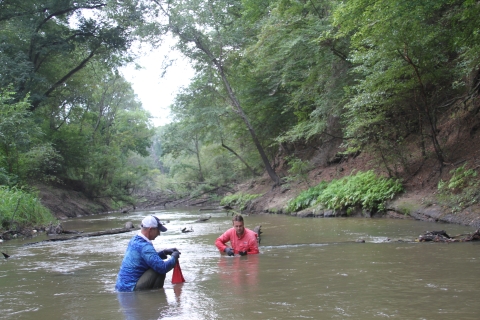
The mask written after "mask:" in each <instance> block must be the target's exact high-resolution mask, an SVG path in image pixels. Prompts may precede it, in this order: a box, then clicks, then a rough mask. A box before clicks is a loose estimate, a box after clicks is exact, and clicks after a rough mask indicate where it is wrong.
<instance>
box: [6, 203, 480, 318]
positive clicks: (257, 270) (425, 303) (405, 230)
mask: <svg viewBox="0 0 480 320" xmlns="http://www.w3.org/2000/svg"><path fill="white" fill-rule="evenodd" d="M151 213H154V214H157V215H158V216H159V217H160V218H161V219H162V220H164V221H169V222H168V223H167V224H166V227H167V228H168V231H167V232H165V233H162V235H161V236H160V237H158V238H157V239H156V240H155V241H154V245H155V247H156V248H157V249H163V248H169V247H177V248H178V249H179V250H180V251H181V252H182V255H181V258H180V263H181V268H182V271H183V276H184V277H185V279H186V282H185V283H183V284H175V285H173V284H172V283H171V273H169V274H168V275H167V279H166V281H165V287H164V288H163V289H160V290H153V291H148V292H141V293H117V292H115V290H114V286H115V280H116V275H117V272H118V269H119V266H120V263H121V260H122V258H123V254H124V252H125V248H126V246H127V243H128V241H129V240H130V238H131V237H132V236H133V235H134V234H135V233H136V232H137V231H138V229H137V228H136V229H135V231H132V232H130V233H124V234H118V235H110V236H101V237H92V238H84V239H77V240H69V241H62V242H43V243H42V242H40V243H37V244H35V245H25V244H27V243H31V242H38V241H41V240H44V239H46V236H45V235H38V236H37V237H35V238H32V239H25V240H23V239H17V240H11V241H8V242H3V243H0V251H2V252H6V253H8V254H10V255H11V257H10V258H9V259H3V258H1V259H0V319H37V320H38V319H432V320H433V319H435V320H441V319H449V320H451V319H478V318H479V314H480V302H479V300H478V295H479V288H480V244H477V243H451V244H440V243H415V242H411V241H403V242H402V241H398V239H403V240H414V239H415V238H416V237H418V235H420V234H422V233H424V232H425V231H426V230H430V231H431V230H442V229H443V230H446V231H447V233H449V234H451V235H456V234H461V233H470V232H472V231H474V230H472V229H471V228H469V227H464V226H458V225H445V224H433V223H424V222H415V221H402V220H391V219H361V218H359V219H357V218H332V219H322V218H316V219H315V218H307V219H301V218H296V217H290V216H286V215H251V216H247V217H245V222H246V226H247V227H249V228H252V229H253V227H254V226H256V225H262V230H263V234H262V240H261V245H260V252H261V253H260V254H259V255H249V256H245V257H226V256H221V255H220V254H219V253H218V251H217V250H216V248H215V246H214V241H215V239H216V238H217V237H218V236H219V235H220V234H221V233H222V232H223V231H225V230H226V229H227V228H229V227H230V226H231V216H229V215H228V214H227V213H226V212H219V211H212V212H208V211H202V212H200V211H198V209H196V210H194V209H175V210H157V211H151V212H133V213H129V214H112V215H97V216H92V217H83V218H76V219H70V220H67V221H64V222H63V226H64V228H65V229H68V230H82V231H85V232H91V231H100V230H107V229H110V228H119V227H123V225H124V224H125V222H127V221H132V222H133V223H134V224H135V225H136V226H138V225H139V223H140V221H141V220H142V218H143V216H145V215H146V214H151ZM205 215H211V219H210V220H209V221H207V222H203V223H196V222H195V220H197V219H198V218H199V217H201V216H205ZM183 228H187V229H190V228H192V229H193V232H189V233H182V232H181V229H183ZM358 239H364V240H365V243H356V242H355V240H358ZM388 239H391V240H390V241H388Z"/></svg>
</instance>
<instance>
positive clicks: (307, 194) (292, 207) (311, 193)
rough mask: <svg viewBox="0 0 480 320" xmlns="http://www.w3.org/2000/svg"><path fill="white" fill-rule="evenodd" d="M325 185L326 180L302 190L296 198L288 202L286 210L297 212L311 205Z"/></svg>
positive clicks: (326, 184) (326, 185) (326, 183)
mask: <svg viewBox="0 0 480 320" xmlns="http://www.w3.org/2000/svg"><path fill="white" fill-rule="evenodd" d="M327 187H328V182H326V181H322V182H320V183H319V184H318V185H316V186H314V187H311V188H308V189H307V190H305V191H302V192H301V193H300V194H299V195H298V196H297V197H296V198H294V199H292V200H290V201H289V202H288V204H287V211H288V212H297V211H300V210H303V209H306V208H309V207H311V206H313V205H314V204H315V203H316V202H317V199H318V197H319V196H320V195H321V194H322V193H323V192H324V191H325V189H326V188H327Z"/></svg>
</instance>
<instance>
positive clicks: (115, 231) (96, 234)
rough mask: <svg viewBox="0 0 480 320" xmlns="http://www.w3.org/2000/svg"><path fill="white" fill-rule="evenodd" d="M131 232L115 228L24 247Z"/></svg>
mask: <svg viewBox="0 0 480 320" xmlns="http://www.w3.org/2000/svg"><path fill="white" fill-rule="evenodd" d="M132 230H134V229H132V228H117V229H110V230H104V231H96V232H88V233H82V234H77V235H74V236H68V237H62V236H56V237H54V238H50V239H47V240H43V241H38V242H31V243H27V244H25V245H32V244H37V243H43V242H55V241H67V240H74V239H81V238H89V237H100V236H106V235H112V234H120V233H126V232H130V231H132Z"/></svg>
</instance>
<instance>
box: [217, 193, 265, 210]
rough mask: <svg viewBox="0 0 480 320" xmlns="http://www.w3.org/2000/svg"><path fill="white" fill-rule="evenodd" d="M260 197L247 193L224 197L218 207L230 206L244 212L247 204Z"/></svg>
mask: <svg viewBox="0 0 480 320" xmlns="http://www.w3.org/2000/svg"><path fill="white" fill-rule="evenodd" d="M260 196H262V195H261V194H248V193H237V194H232V195H230V196H226V197H224V198H223V199H222V200H221V201H220V205H222V206H230V207H236V208H238V209H239V210H244V209H245V208H246V207H247V204H248V203H249V202H250V201H252V200H254V199H256V198H258V197H260Z"/></svg>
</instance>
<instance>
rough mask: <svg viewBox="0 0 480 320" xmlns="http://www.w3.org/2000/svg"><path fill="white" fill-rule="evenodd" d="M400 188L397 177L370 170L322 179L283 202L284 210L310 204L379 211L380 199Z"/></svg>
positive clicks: (382, 201) (292, 209)
mask: <svg viewBox="0 0 480 320" xmlns="http://www.w3.org/2000/svg"><path fill="white" fill-rule="evenodd" d="M402 191H403V186H402V184H401V183H400V181H398V180H396V179H391V178H384V177H379V176H377V175H376V174H375V173H374V172H373V171H372V170H370V171H366V172H358V173H357V174H355V175H350V176H346V177H343V178H341V179H338V180H337V179H334V180H332V181H330V182H325V181H322V182H320V183H319V184H318V185H316V186H314V187H311V188H309V189H307V190H305V191H303V192H301V193H300V194H299V195H298V196H297V197H296V198H295V199H292V200H290V201H289V203H288V204H287V211H288V212H297V211H300V210H303V209H306V208H309V207H312V206H314V205H321V206H323V207H324V208H327V209H332V210H340V209H346V210H347V211H348V209H350V208H362V209H366V210H370V211H374V212H375V211H383V210H384V209H385V207H384V203H385V201H386V200H388V199H392V198H393V197H394V196H395V195H396V194H398V193H400V192H402Z"/></svg>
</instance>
